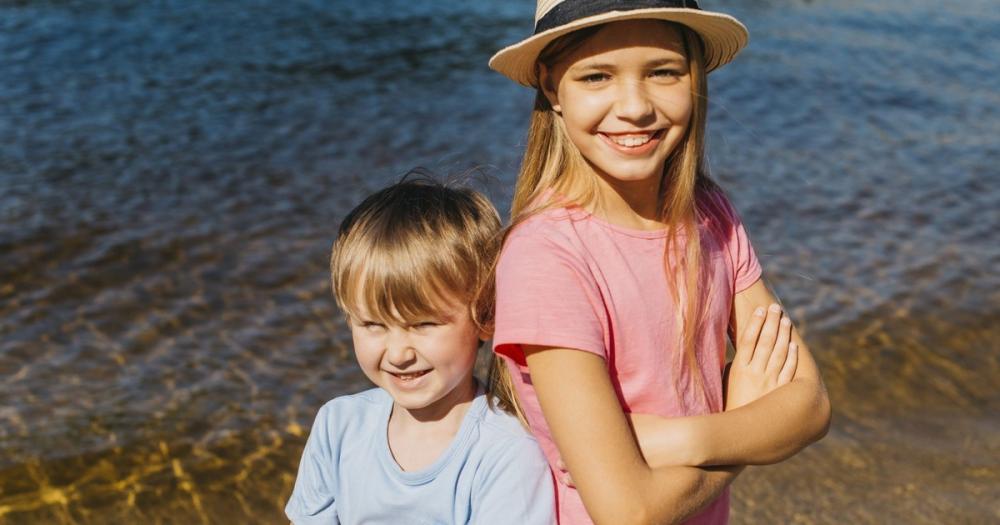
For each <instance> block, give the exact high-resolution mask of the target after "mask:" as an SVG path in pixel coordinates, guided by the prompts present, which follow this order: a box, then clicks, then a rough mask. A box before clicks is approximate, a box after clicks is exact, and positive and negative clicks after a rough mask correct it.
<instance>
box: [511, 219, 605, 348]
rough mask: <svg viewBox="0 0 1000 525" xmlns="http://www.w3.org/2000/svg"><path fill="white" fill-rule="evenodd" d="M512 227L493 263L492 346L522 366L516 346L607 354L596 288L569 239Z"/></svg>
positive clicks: (598, 292) (599, 300)
mask: <svg viewBox="0 0 1000 525" xmlns="http://www.w3.org/2000/svg"><path fill="white" fill-rule="evenodd" d="M519 233H521V232H518V231H515V232H514V234H512V235H511V236H510V237H509V238H508V239H507V242H506V244H505V245H504V248H503V251H502V252H501V254H500V261H499V262H498V264H497V276H496V279H497V281H496V286H497V302H496V331H495V333H494V335H493V349H494V351H495V352H497V353H498V354H501V355H505V356H508V357H510V358H511V359H513V360H514V361H515V362H516V363H518V364H519V365H522V366H524V365H525V359H524V351H523V350H522V346H521V345H538V346H553V347H559V348H572V349H576V350H583V351H586V352H592V353H595V354H598V355H600V356H602V357H605V358H606V357H607V351H606V348H605V344H604V329H603V326H604V323H603V317H602V314H601V313H602V312H603V311H604V308H603V301H602V299H601V294H600V289H599V288H598V287H597V284H596V282H595V280H594V278H593V275H592V274H591V272H590V271H589V269H588V268H587V265H586V263H585V262H584V261H583V260H582V258H581V256H580V255H579V254H578V253H574V251H573V249H572V248H571V247H569V246H567V243H568V241H566V242H562V243H561V242H559V240H558V239H553V238H551V237H548V236H545V235H543V234H542V232H538V231H530V232H527V233H524V234H519Z"/></svg>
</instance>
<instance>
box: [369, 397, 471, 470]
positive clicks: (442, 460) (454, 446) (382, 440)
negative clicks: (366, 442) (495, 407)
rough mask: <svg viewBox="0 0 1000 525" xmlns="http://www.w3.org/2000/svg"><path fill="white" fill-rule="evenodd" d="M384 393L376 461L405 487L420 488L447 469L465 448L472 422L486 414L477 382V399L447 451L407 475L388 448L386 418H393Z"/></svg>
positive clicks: (390, 405) (389, 399)
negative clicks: (413, 486)
mask: <svg viewBox="0 0 1000 525" xmlns="http://www.w3.org/2000/svg"><path fill="white" fill-rule="evenodd" d="M383 393H385V397H386V398H387V399H388V402H387V403H385V405H384V406H383V407H382V425H381V431H380V434H379V436H380V437H379V448H380V449H381V450H380V451H379V462H380V463H382V467H383V468H384V469H385V471H386V473H388V474H389V475H390V476H392V477H394V478H396V479H398V480H399V481H401V482H402V483H405V484H407V485H422V484H424V483H428V482H430V481H433V480H434V478H435V477H436V476H437V475H438V474H440V473H441V471H442V470H444V468H445V467H447V466H448V463H450V462H451V460H452V458H453V457H455V456H456V455H457V454H458V452H459V451H460V450H462V449H464V448H465V446H466V443H467V442H468V441H469V439H471V437H472V429H473V426H474V424H475V421H477V420H479V419H482V417H483V414H484V413H485V411H486V395H485V392H484V390H483V386H482V385H481V384H478V381H477V386H476V397H474V398H473V399H472V405H471V406H470V407H469V410H468V411H466V413H465V416H463V418H462V424H461V426H459V428H458V432H457V433H455V437H454V438H452V440H451V444H450V445H448V448H447V449H445V451H444V452H442V453H441V456H440V457H438V458H437V459H436V460H435V461H434V463H431V464H430V466H428V467H427V468H424V469H422V470H415V471H412V472H407V471H405V470H403V469H402V468H401V467H400V466H399V463H396V459H395V458H393V457H392V451H391V450H390V449H389V416H391V415H392V405H393V400H392V396H390V395H389V394H388V392H385V391H383Z"/></svg>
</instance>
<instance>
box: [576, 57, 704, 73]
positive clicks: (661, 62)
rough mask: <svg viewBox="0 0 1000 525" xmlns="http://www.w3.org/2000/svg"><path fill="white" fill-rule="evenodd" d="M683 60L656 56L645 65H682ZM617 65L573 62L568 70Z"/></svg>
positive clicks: (610, 69)
mask: <svg viewBox="0 0 1000 525" xmlns="http://www.w3.org/2000/svg"><path fill="white" fill-rule="evenodd" d="M685 61H686V59H685V58H684V57H663V58H657V59H654V60H650V61H649V62H646V64H645V66H646V68H650V69H651V68H655V67H659V66H664V65H668V64H671V65H673V64H677V65H682V64H684V62H685ZM617 67H618V66H616V65H614V64H609V63H605V62H594V63H583V64H575V65H573V66H572V67H570V68H569V70H570V71H585V70H588V69H600V70H603V71H613V70H615V69H617Z"/></svg>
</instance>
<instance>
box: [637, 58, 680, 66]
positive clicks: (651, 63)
mask: <svg viewBox="0 0 1000 525" xmlns="http://www.w3.org/2000/svg"><path fill="white" fill-rule="evenodd" d="M684 62H685V59H684V58H682V57H664V58H658V59H656V60H650V61H649V62H646V67H657V66H663V65H667V64H683V63H684Z"/></svg>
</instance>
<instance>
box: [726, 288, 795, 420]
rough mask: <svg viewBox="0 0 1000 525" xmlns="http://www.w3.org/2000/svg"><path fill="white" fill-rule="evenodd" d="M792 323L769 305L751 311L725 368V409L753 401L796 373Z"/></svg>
mask: <svg viewBox="0 0 1000 525" xmlns="http://www.w3.org/2000/svg"><path fill="white" fill-rule="evenodd" d="M791 334H792V322H791V320H790V319H789V318H788V317H787V316H784V315H782V312H781V307H780V306H778V305H777V304H772V305H771V306H770V307H769V308H768V309H767V310H766V311H765V309H764V308H763V307H761V308H758V309H757V310H756V311H754V314H753V316H752V319H751V320H750V324H749V325H747V327H746V330H744V331H743V334H742V335H741V336H740V338H739V341H738V342H737V345H736V357H735V358H733V362H732V363H730V364H729V365H728V366H727V367H726V368H727V370H726V377H725V378H724V380H725V384H726V407H725V408H726V410H733V409H735V408H738V407H741V406H743V405H746V404H748V403H750V402H751V401H754V400H756V399H758V398H760V397H763V396H764V394H767V393H768V392H770V391H772V390H774V389H775V388H778V387H779V386H781V385H784V384H786V383H788V382H789V381H791V380H792V377H794V376H795V368H796V366H797V364H798V346H797V345H796V344H795V343H794V342H792V341H791Z"/></svg>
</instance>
